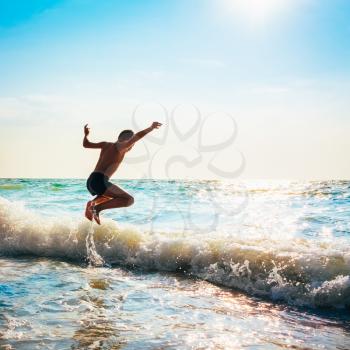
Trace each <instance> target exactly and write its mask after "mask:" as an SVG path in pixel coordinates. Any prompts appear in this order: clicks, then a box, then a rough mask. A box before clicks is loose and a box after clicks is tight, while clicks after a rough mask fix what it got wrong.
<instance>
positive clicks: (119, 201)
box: [95, 185, 134, 214]
mask: <svg viewBox="0 0 350 350" xmlns="http://www.w3.org/2000/svg"><path fill="white" fill-rule="evenodd" d="M103 195H104V196H105V197H110V198H112V199H110V200H108V201H105V202H103V203H100V204H98V205H96V206H95V210H96V213H97V214H98V213H99V212H100V211H102V210H105V209H112V208H121V207H129V206H130V205H132V204H133V203H134V198H133V196H131V195H130V194H129V193H128V192H126V191H124V190H123V189H121V188H120V187H119V186H117V185H111V186H109V187H108V188H107V190H106V192H105V193H104V194H103Z"/></svg>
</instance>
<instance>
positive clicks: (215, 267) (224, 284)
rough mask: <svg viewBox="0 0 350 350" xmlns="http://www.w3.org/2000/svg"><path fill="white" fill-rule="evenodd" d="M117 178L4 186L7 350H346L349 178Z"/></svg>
mask: <svg viewBox="0 0 350 350" xmlns="http://www.w3.org/2000/svg"><path fill="white" fill-rule="evenodd" d="M119 183H120V184H121V185H122V186H123V187H124V188H125V189H127V190H128V191H129V192H131V193H132V194H133V195H134V197H135V205H134V206H133V207H131V208H127V209H120V210H113V211H110V212H109V213H105V214H102V216H103V217H102V221H103V225H102V226H101V227H97V226H93V227H92V235H91V236H90V235H89V232H90V229H91V225H90V224H89V223H87V222H86V221H85V220H84V219H82V218H81V216H82V211H83V209H84V204H85V202H86V200H87V199H88V198H89V197H88V195H87V193H86V191H85V188H84V181H82V180H71V179H67V180H60V179H57V180H52V179H51V180H33V179H12V180H8V179H1V180H0V254H1V257H0V271H1V274H0V308H1V314H0V348H1V346H3V348H9V349H10V348H11V347H12V348H15V349H31V348H33V349H35V348H38V349H66V348H67V349H69V348H72V349H84V348H91V349H118V348H122V349H191V348H192V349H240V348H247V349H261V348H266V349H280V348H294V349H349V348H350V326H349V321H350V316H349V306H350V277H349V275H350V273H349V272H350V250H349V240H350V220H349V217H350V216H349V214H350V207H349V203H350V182H346V181H337V182H336V181H332V182H303V183H301V182H294V183H293V182H241V183H228V182H215V181H209V182H208V181H160V182H155V181H151V180H142V181H136V180H134V181H132V180H129V181H120V182H119ZM90 239H91V240H92V241H90ZM91 243H93V245H91ZM98 258H101V259H102V260H103V262H104V264H103V265H104V267H95V266H94V265H99V264H98V262H99V261H98ZM96 262H97V264H96Z"/></svg>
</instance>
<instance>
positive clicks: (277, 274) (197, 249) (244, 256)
mask: <svg viewBox="0 0 350 350" xmlns="http://www.w3.org/2000/svg"><path fill="white" fill-rule="evenodd" d="M90 228H91V225H90V223H89V222H87V221H86V220H85V219H84V220H83V221H75V220H72V219H69V218H65V219H62V218H54V219H49V218H43V217H41V216H39V215H37V214H34V213H32V212H31V211H29V210H26V209H25V208H24V207H23V205H20V204H19V203H14V202H10V201H8V200H6V199H4V198H0V254H2V255H7V256H16V255H32V256H39V257H50V258H58V259H60V258H62V259H70V260H74V261H85V260H86V258H87V249H86V237H87V235H88V234H89V229H90ZM242 235H243V233H241V236H240V237H237V236H232V237H231V236H230V237H228V236H224V235H220V233H208V234H207V235H203V234H201V235H200V236H199V235H198V234H197V235H196V234H195V233H194V234H187V235H184V234H182V233H181V234H180V233H171V234H170V233H161V232H159V233H149V232H142V231H140V230H138V229H137V228H135V227H132V226H129V227H127V226H123V227H122V226H120V225H118V224H117V223H116V222H115V221H113V220H108V219H107V220H106V219H104V223H103V225H101V226H97V225H96V226H95V227H94V243H95V246H96V250H97V252H98V254H99V255H100V256H101V257H102V258H103V259H104V261H105V262H107V263H109V264H118V265H122V266H125V267H137V268H142V269H144V270H156V271H183V272H184V273H187V274H189V275H192V276H195V277H198V278H201V279H204V280H207V281H210V282H213V283H216V284H219V285H223V286H226V287H231V288H235V289H239V290H242V291H244V292H246V293H249V294H251V295H256V296H260V297H267V298H270V299H272V300H281V301H284V302H287V303H289V304H292V305H299V306H308V307H336V308H348V307H350V276H349V275H350V253H349V251H348V249H346V247H347V246H348V245H347V242H346V241H345V240H344V241H342V239H338V238H337V239H336V240H335V241H334V242H315V241H312V240H307V239H293V240H286V239H283V238H282V239H281V240H280V241H276V240H269V239H266V238H261V239H248V238H244V239H243V238H242Z"/></svg>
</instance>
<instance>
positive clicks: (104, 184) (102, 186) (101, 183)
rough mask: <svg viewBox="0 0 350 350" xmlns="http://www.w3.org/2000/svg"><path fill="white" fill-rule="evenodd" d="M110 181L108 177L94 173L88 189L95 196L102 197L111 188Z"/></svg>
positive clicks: (88, 181) (88, 183)
mask: <svg viewBox="0 0 350 350" xmlns="http://www.w3.org/2000/svg"><path fill="white" fill-rule="evenodd" d="M108 180H109V178H108V176H107V175H105V174H103V173H98V172H95V171H94V172H93V173H91V175H90V176H89V178H88V179H87V181H86V187H87V189H88V190H89V192H90V193H91V194H92V195H93V196H95V195H99V196H100V195H102V194H104V193H105V192H106V190H107V188H108V187H109V186H111V185H112V183H111V182H109V181H108Z"/></svg>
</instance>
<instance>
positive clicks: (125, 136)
mask: <svg viewBox="0 0 350 350" xmlns="http://www.w3.org/2000/svg"><path fill="white" fill-rule="evenodd" d="M133 136H134V132H133V131H132V130H129V129H127V130H123V131H122V132H121V133H120V134H119V136H118V140H120V141H124V140H128V139H130V138H131V137H133Z"/></svg>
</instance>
